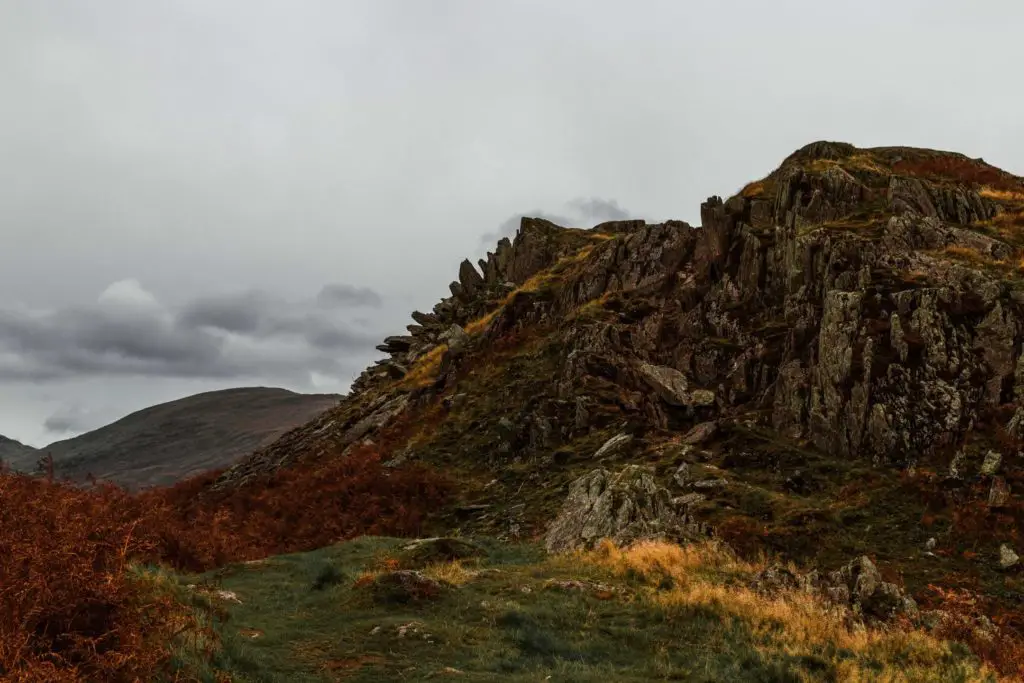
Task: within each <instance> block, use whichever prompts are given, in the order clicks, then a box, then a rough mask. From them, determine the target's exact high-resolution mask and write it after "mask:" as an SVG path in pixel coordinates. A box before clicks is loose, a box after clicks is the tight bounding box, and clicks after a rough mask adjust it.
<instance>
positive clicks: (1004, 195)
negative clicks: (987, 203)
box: [978, 186, 1024, 202]
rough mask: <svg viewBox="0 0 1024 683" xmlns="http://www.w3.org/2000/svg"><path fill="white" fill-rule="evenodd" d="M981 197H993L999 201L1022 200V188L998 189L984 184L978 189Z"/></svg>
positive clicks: (1023, 200) (1023, 191) (1023, 190)
mask: <svg viewBox="0 0 1024 683" xmlns="http://www.w3.org/2000/svg"><path fill="white" fill-rule="evenodd" d="M978 194H980V195H981V196H982V197H986V198H988V199H995V200H996V201H1000V202H1024V189H1021V190H1019V191H1016V192H1015V191H1011V190H999V189H996V188H994V187H990V186H985V187H983V188H981V190H979V191H978Z"/></svg>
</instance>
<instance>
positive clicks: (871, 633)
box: [552, 541, 995, 681]
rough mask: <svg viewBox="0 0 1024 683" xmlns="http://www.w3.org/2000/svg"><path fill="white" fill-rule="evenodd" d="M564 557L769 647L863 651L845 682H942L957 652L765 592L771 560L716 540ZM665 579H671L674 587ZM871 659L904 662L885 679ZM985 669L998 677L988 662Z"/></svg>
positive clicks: (814, 652)
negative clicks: (940, 667)
mask: <svg viewBox="0 0 1024 683" xmlns="http://www.w3.org/2000/svg"><path fill="white" fill-rule="evenodd" d="M552 561H554V562H558V561H559V560H552ZM561 561H562V562H569V563H581V564H582V563H586V564H590V565H598V566H601V567H603V568H605V569H607V570H609V571H610V572H611V573H612V574H613V575H615V576H618V577H626V576H632V577H636V576H641V577H643V581H644V583H645V586H646V589H645V590H644V591H643V592H642V593H641V599H643V600H646V601H648V602H649V603H650V604H652V605H657V606H658V607H659V608H660V609H662V610H665V611H666V612H668V613H669V614H678V615H680V616H683V615H685V614H687V613H692V611H693V610H694V609H695V608H700V609H711V610H713V611H715V612H718V613H722V614H723V615H724V616H728V617H731V618H734V619H737V620H739V621H741V622H743V623H745V624H746V625H747V626H748V627H749V628H750V629H751V630H752V633H753V634H754V635H755V637H756V638H757V639H758V640H759V641H760V642H761V643H762V644H763V648H764V649H765V651H766V652H767V651H778V650H779V649H781V650H783V651H785V652H787V653H788V654H791V655H796V656H801V655H806V656H820V655H821V653H822V652H826V651H830V649H831V650H834V649H835V648H842V649H846V650H848V651H851V652H854V653H856V654H858V655H860V657H858V658H855V659H853V658H851V659H846V660H837V661H836V662H834V664H835V665H836V666H837V667H838V669H839V673H840V680H843V681H862V680H864V681H866V680H871V681H879V680H884V681H904V680H937V679H935V678H934V676H935V673H934V671H935V669H934V663H935V662H936V661H938V660H940V659H944V658H946V657H948V656H950V646H949V644H948V643H947V642H944V641H942V640H940V639H939V638H936V637H934V636H932V635H930V634H928V633H925V632H923V631H920V630H914V629H909V628H890V629H886V630H880V629H856V630H855V629H852V628H850V627H849V626H848V625H847V623H846V621H845V619H844V616H845V615H844V614H843V613H842V612H841V611H840V610H839V609H837V608H835V607H831V606H828V605H826V604H825V603H823V602H821V601H820V600H819V599H817V598H816V597H814V596H812V595H809V594H807V593H803V592H800V591H784V592H781V593H779V594H778V595H775V596H765V595H763V594H759V593H757V592H756V591H754V590H753V589H751V588H750V587H749V584H750V582H751V580H752V579H753V578H754V576H755V575H756V573H757V572H758V571H760V570H761V569H763V568H764V566H765V562H764V561H763V560H762V561H753V562H751V561H744V560H741V559H739V558H738V557H737V556H736V555H735V554H733V553H732V552H730V551H729V550H728V549H727V548H726V547H725V546H723V545H720V544H717V543H715V542H706V543H701V544H694V545H690V546H685V547H681V546H678V545H675V544H671V543H666V542H661V541H648V542H642V543H639V544H636V545H634V546H632V547H630V548H628V549H622V548H619V547H616V546H615V545H613V544H611V543H609V542H604V543H603V544H601V545H600V546H598V548H597V549H596V550H594V551H590V552H578V553H575V554H573V555H568V556H565V558H564V559H562V560H561ZM792 569H793V568H792V567H791V570H792ZM666 579H670V580H671V581H670V584H671V586H672V587H671V588H670V589H668V590H665V589H664V586H665V581H666ZM659 586H660V587H661V588H660V589H659ZM871 660H874V661H881V662H889V663H893V664H895V663H897V662H899V665H898V666H894V665H890V666H886V667H885V670H886V671H887V673H884V674H881V677H879V672H878V671H877V669H873V668H868V667H866V666H865V665H864V663H865V662H868V661H871ZM981 674H982V675H984V676H989V677H992V678H995V674H994V673H993V672H992V671H990V670H989V669H986V668H983V669H982V670H981Z"/></svg>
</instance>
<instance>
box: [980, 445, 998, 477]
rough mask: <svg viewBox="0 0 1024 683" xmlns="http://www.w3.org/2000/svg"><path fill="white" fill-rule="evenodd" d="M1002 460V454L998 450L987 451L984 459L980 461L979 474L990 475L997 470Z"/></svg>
mask: <svg viewBox="0 0 1024 683" xmlns="http://www.w3.org/2000/svg"><path fill="white" fill-rule="evenodd" d="M1002 462H1003V456H1002V454H1001V453H999V452H998V451H989V452H988V453H986V454H985V461H984V462H983V463H981V474H982V475H983V476H986V477H990V476H992V475H993V474H995V473H996V472H998V471H999V466H1000V465H1001V464H1002Z"/></svg>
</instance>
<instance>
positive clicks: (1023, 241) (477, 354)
mask: <svg viewBox="0 0 1024 683" xmlns="http://www.w3.org/2000/svg"><path fill="white" fill-rule="evenodd" d="M701 221H702V223H703V225H702V226H700V227H692V226H690V225H688V224H686V223H683V222H677V221H668V222H665V223H659V224H648V223H645V222H644V221H620V222H611V223H604V224H601V225H597V226H595V227H593V228H590V229H579V228H575V227H560V226H557V225H554V224H552V223H550V222H548V221H545V220H540V219H533V218H524V219H523V221H522V224H521V227H520V229H519V231H518V234H517V235H516V237H515V239H514V240H511V241H510V240H509V239H503V240H501V241H500V242H499V243H498V245H497V248H496V250H495V251H494V252H493V253H488V254H487V258H486V259H483V260H481V261H480V262H479V269H478V268H477V267H475V266H474V265H473V264H471V263H470V262H469V261H464V262H463V263H462V265H461V267H460V268H459V277H458V280H457V281H454V282H452V283H451V286H450V288H451V296H450V297H448V298H445V299H444V300H442V301H441V302H439V303H438V304H437V305H436V306H435V307H434V309H433V310H432V311H431V312H428V313H423V312H418V311H417V312H414V313H413V314H412V317H413V320H414V324H411V325H409V326H408V328H407V332H408V333H407V334H404V335H396V336H392V337H388V338H387V339H386V340H384V343H383V344H382V345H381V346H379V347H378V348H379V349H380V350H381V351H383V352H385V353H386V354H388V357H387V358H385V359H383V360H380V361H378V362H377V363H376V364H375V365H374V366H373V367H371V368H369V369H367V370H366V371H365V372H364V373H363V374H362V376H361V377H359V379H358V380H357V381H356V382H355V383H354V385H353V387H352V391H351V394H350V395H349V396H348V397H347V398H346V399H345V400H344V401H342V403H341V404H340V405H339V407H337V408H335V409H332V410H330V411H329V412H327V413H325V414H323V415H322V416H320V417H319V418H317V419H316V420H315V421H313V422H311V423H310V424H308V425H306V426H304V427H302V428H299V429H296V430H293V431H292V432H289V433H287V434H286V435H284V436H283V437H282V438H281V439H279V440H278V441H277V442H276V443H274V444H273V445H271V446H270V447H267V448H264V449H262V450H260V451H258V452H256V453H254V454H252V455H251V456H249V457H247V458H245V459H243V460H242V461H240V462H239V463H237V464H236V465H235V466H234V467H232V468H230V469H229V470H227V471H226V472H225V473H224V474H223V475H222V476H221V477H220V479H219V480H218V481H217V482H216V484H215V485H214V488H215V489H219V490H221V491H229V490H233V489H237V488H238V487H245V486H252V485H258V482H259V481H261V479H263V478H264V477H266V476H268V475H270V474H271V473H272V472H274V471H275V470H276V469H278V468H281V467H286V466H288V465H289V464H291V463H294V462H298V461H301V460H306V459H312V460H315V459H318V458H335V457H344V456H345V454H346V453H347V452H352V451H353V449H357V448H359V447H361V446H370V445H372V446H373V447H374V448H376V449H378V450H379V451H380V452H381V454H382V458H384V459H385V460H386V461H387V465H388V466H389V467H399V466H401V465H402V463H405V462H413V461H419V462H422V463H425V464H428V465H430V466H433V467H437V468H439V469H441V470H443V471H445V472H447V473H450V474H452V475H453V476H455V477H457V478H458V480H459V482H460V498H459V499H458V500H455V501H453V502H452V504H451V505H450V506H448V507H447V508H445V509H443V510H439V511H438V515H437V519H436V520H435V522H436V523H437V525H438V528H439V529H440V530H442V531H448V532H451V531H453V530H455V529H458V530H460V531H461V532H463V533H481V534H489V535H494V536H497V537H499V538H524V539H525V538H540V537H542V536H544V537H546V539H547V543H548V547H549V549H565V548H573V547H580V546H590V545H592V544H593V542H594V541H596V540H597V539H598V538H599V537H601V536H608V537H612V538H615V539H616V540H620V541H621V540H632V539H636V538H645V537H652V536H670V537H694V536H705V535H714V536H717V537H720V538H722V539H724V540H726V541H727V542H728V543H729V544H730V545H731V546H733V547H735V548H736V549H737V550H739V551H741V552H753V551H757V550H762V549H766V550H770V551H772V552H775V553H779V554H782V555H783V556H786V557H790V558H792V559H795V560H798V561H800V562H803V563H809V564H817V565H818V566H822V567H823V568H825V569H834V568H837V567H840V566H846V563H848V562H849V561H850V560H851V558H858V557H861V556H864V555H870V556H872V557H874V558H875V562H876V563H877V564H878V565H879V566H880V567H881V571H882V573H883V574H887V575H888V576H889V577H890V578H894V579H896V578H898V579H899V581H901V582H903V583H904V585H905V589H906V591H907V593H908V594H913V595H914V596H915V597H916V598H917V600H918V602H923V603H928V602H929V601H930V600H931V597H930V596H932V597H934V596H933V594H932V593H931V592H929V591H931V590H933V589H932V588H929V587H930V586H931V585H932V584H934V583H936V582H938V581H939V580H940V579H941V580H946V581H947V585H956V586H960V587H967V588H971V589H972V590H977V591H979V594H980V595H982V596H983V602H984V601H985V600H989V601H991V605H995V607H994V608H993V610H990V611H994V612H999V613H1005V614H1006V615H1008V616H1006V618H1005V619H1004V621H1003V622H1002V623H1004V624H1008V625H1013V624H1017V622H1018V617H1017V616H1016V612H1015V611H1014V610H1015V609H1016V608H1015V607H1013V604H1014V600H1015V599H1014V598H1013V597H1012V596H1015V595H1016V596H1019V595H1021V593H1020V592H1019V591H1020V590H1021V588H1022V585H1021V584H1020V583H1019V581H1018V579H1017V578H1016V576H1015V574H1014V571H1015V568H1016V563H1017V559H1016V551H1015V547H1016V546H1015V543H1016V542H1017V541H1018V533H1019V532H1018V530H1019V528H1020V522H1021V519H1022V516H1021V510H1022V508H1021V505H1020V501H1019V498H1018V495H1019V491H1021V490H1024V488H1022V487H1024V478H1022V477H1021V476H1020V473H1019V466H1018V462H1019V459H1020V457H1021V445H1022V443H1024V442H1022V437H1024V409H1022V407H1024V360H1022V349H1021V346H1022V342H1024V261H1022V260H1021V259H1022V254H1024V180H1022V179H1021V178H1018V177H1016V176H1013V175H1011V174H1009V173H1006V172H1004V171H1001V170H1000V169H997V168H995V167H993V166H991V165H989V164H987V163H985V162H984V161H982V160H980V159H971V158H968V157H966V156H963V155H960V154H954V153H948V152H939V151H932V150H926V149H915V148H904V147H881V148H872V149H859V148H856V147H854V146H852V145H849V144H844V143H836V142H815V143H812V144H810V145H807V146H806V147H803V148H802V149H800V150H798V151H796V152H795V153H793V154H792V155H790V156H789V157H788V158H786V159H785V160H784V161H783V162H782V164H781V165H780V166H779V168H777V169H776V170H775V171H773V172H772V173H770V174H769V175H768V176H766V177H765V178H763V179H762V180H759V181H757V182H753V183H750V184H748V185H747V186H745V187H744V188H742V190H740V191H739V192H738V193H737V194H735V195H734V196H732V197H729V198H728V199H726V200H724V201H723V200H722V199H721V198H720V197H711V198H710V199H708V200H707V201H706V202H705V203H704V204H703V205H702V206H701ZM567 494H568V497H567ZM1017 550H1019V548H1018V549H1017ZM858 566H859V565H858ZM847 569H848V571H850V569H849V567H848V568H847ZM886 585H891V584H886ZM1004 608H1005V609H1004ZM1000 610H1002V612H1001V611H1000ZM1018 625H1019V624H1018Z"/></svg>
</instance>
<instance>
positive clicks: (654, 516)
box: [545, 465, 696, 553]
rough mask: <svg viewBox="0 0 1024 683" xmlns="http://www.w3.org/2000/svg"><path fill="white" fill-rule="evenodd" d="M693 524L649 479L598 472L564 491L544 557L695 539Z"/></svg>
mask: <svg viewBox="0 0 1024 683" xmlns="http://www.w3.org/2000/svg"><path fill="white" fill-rule="evenodd" d="M695 529H696V526H695V525H694V524H693V523H692V520H688V519H686V518H685V517H684V516H681V515H680V514H678V513H677V511H676V509H675V507H674V506H673V505H672V502H671V500H670V497H669V493H668V490H667V489H665V488H664V487H662V486H659V485H658V484H657V482H656V481H655V478H654V473H653V472H652V471H651V470H650V469H648V468H645V467H641V466H639V465H628V466H626V467H625V468H624V469H623V470H621V471H620V472H618V473H616V474H612V473H611V472H609V471H608V470H605V469H598V470H594V471H592V472H590V473H589V474H586V475H584V476H582V477H580V478H579V479H577V480H576V481H574V482H573V483H572V484H571V485H570V487H569V495H568V497H567V498H566V500H565V503H564V505H563V506H562V511H561V513H560V514H559V515H558V517H557V518H556V519H555V520H554V522H552V524H551V526H550V528H549V529H548V532H547V536H546V537H545V545H546V547H547V550H548V552H550V553H560V552H566V551H569V550H574V549H577V548H593V547H594V546H595V544H597V543H598V542H600V541H601V540H603V539H608V540H611V541H612V542H614V543H616V544H618V545H629V544H632V543H634V542H636V541H640V540H644V539H653V538H671V539H685V538H692V537H693V536H694V535H695Z"/></svg>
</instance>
